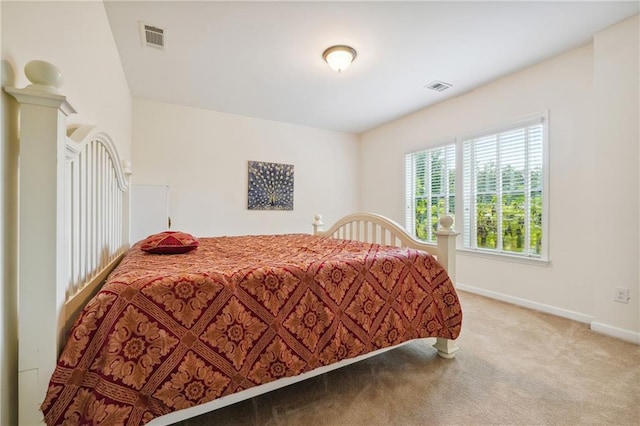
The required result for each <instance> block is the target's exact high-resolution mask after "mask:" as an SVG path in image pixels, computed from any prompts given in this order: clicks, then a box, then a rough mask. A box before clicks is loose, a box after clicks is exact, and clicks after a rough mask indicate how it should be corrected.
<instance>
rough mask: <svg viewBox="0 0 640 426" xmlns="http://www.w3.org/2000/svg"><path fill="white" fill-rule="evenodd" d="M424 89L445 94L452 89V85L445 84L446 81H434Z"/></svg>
mask: <svg viewBox="0 0 640 426" xmlns="http://www.w3.org/2000/svg"><path fill="white" fill-rule="evenodd" d="M424 87H425V88H426V89H431V90H435V91H436V92H443V91H445V90H447V89H448V88H449V87H451V85H450V84H449V83H445V82H444V81H439V80H434V81H432V82H431V83H429V84H427V85H426V86H424Z"/></svg>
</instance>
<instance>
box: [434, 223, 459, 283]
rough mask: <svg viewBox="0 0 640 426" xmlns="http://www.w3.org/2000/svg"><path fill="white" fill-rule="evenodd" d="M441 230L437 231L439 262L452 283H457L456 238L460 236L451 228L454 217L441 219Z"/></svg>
mask: <svg viewBox="0 0 640 426" xmlns="http://www.w3.org/2000/svg"><path fill="white" fill-rule="evenodd" d="M439 222H440V229H438V230H437V231H436V239H437V241H438V262H440V264H441V265H442V266H443V267H444V268H445V269H446V270H447V273H448V274H449V278H451V282H452V283H453V284H454V285H455V283H456V238H457V237H458V235H460V233H459V232H456V231H455V229H453V228H452V227H451V226H452V225H453V217H451V216H449V215H444V216H442V217H440V220H439Z"/></svg>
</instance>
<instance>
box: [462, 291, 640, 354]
mask: <svg viewBox="0 0 640 426" xmlns="http://www.w3.org/2000/svg"><path fill="white" fill-rule="evenodd" d="M456 289H458V290H462V291H466V292H469V293H474V294H479V295H480V296H485V297H489V298H491V299H496V300H500V301H502V302H507V303H511V304H513V305H517V306H522V307H524V308H529V309H535V310H537V311H540V312H545V313H547V314H552V315H556V316H559V317H563V318H568V319H570V320H574V321H578V322H582V323H585V324H589V326H590V328H591V330H593V331H594V332H597V333H601V334H606V335H607V336H611V337H616V338H618V339H621V340H624V341H627V342H631V343H635V344H638V345H640V333H637V332H635V331H631V330H625V329H622V328H618V327H614V326H611V325H607V324H603V323H600V322H596V321H593V317H592V316H590V315H586V314H581V313H579V312H574V311H570V310H567V309H562V308H558V307H555V306H551V305H545V304H544V303H538V302H532V301H531V300H527V299H521V298H519V297H514V296H509V295H506V294H502V293H498V292H495V291H491V290H485V289H482V288H478V287H473V286H470V285H466V284H462V283H460V282H457V283H456Z"/></svg>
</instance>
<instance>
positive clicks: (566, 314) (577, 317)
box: [456, 282, 593, 324]
mask: <svg viewBox="0 0 640 426" xmlns="http://www.w3.org/2000/svg"><path fill="white" fill-rule="evenodd" d="M456 289H459V290H462V291H467V292H469V293H474V294H479V295H480V296H485V297H489V298H491V299H496V300H500V301H502V302H507V303H511V304H512V305H518V306H522V307H524V308H529V309H535V310H536V311H540V312H544V313H547V314H552V315H556V316H559V317H563V318H568V319H571V320H574V321H578V322H582V323H585V324H591V322H592V321H593V317H592V316H590V315H586V314H581V313H579V312H574V311H570V310H568V309H562V308H558V307H555V306H551V305H545V304H544V303H538V302H533V301H531V300H527V299H521V298H519V297H514V296H509V295H506V294H502V293H498V292H495V291H491V290H485V289H483V288H478V287H473V286H470V285H466V284H462V283H460V282H457V283H456Z"/></svg>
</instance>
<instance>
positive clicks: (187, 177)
mask: <svg viewBox="0 0 640 426" xmlns="http://www.w3.org/2000/svg"><path fill="white" fill-rule="evenodd" d="M133 123H134V126H133V138H134V141H135V143H134V144H133V161H132V168H133V171H134V176H133V183H134V184H152V185H168V186H169V213H170V216H171V219H172V223H173V226H172V228H173V229H176V230H182V231H185V232H190V233H192V234H194V235H198V236H207V235H238V234H264V233H290V232H311V225H310V224H311V222H312V221H313V217H314V215H315V214H316V213H322V214H323V215H324V217H325V219H326V220H327V221H334V220H336V219H338V218H339V217H341V216H343V215H344V214H346V213H350V212H353V211H354V210H356V209H357V207H358V206H357V198H358V192H357V185H358V170H357V164H358V155H359V144H358V138H357V136H355V135H351V134H347V133H340V132H333V131H328V130H320V129H315V128H310V127H304V126H296V125H291V124H285V123H279V122H275V121H269V120H262V119H256V118H250V117H244V116H239V115H233V114H226V113H221V112H215V111H207V110H202V109H197V108H188V107H182V106H177V105H170V104H165V103H160V102H155V101H149V100H142V99H134V108H133ZM250 160H251V161H266V162H272V163H285V164H293V165H294V173H295V176H294V209H293V211H256V210H247V162H248V161H250Z"/></svg>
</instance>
